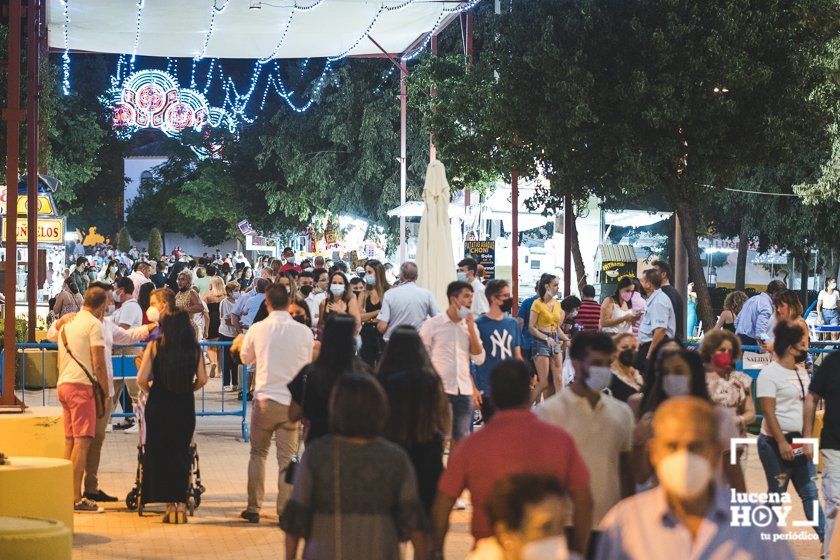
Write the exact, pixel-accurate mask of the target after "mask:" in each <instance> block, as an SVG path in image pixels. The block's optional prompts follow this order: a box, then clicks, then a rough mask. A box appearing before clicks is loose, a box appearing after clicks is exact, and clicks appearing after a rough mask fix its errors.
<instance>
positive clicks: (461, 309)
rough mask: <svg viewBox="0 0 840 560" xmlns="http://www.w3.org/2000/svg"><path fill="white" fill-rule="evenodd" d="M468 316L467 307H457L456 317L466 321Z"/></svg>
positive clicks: (468, 310) (468, 309)
mask: <svg viewBox="0 0 840 560" xmlns="http://www.w3.org/2000/svg"><path fill="white" fill-rule="evenodd" d="M469 316H470V308H469V307H459V308H458V317H460V318H461V319H466V318H467V317H469Z"/></svg>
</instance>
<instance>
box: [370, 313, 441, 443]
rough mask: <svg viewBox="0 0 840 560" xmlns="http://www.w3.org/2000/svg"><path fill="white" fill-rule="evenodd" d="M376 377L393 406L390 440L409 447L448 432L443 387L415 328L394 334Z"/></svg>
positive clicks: (387, 434) (387, 426) (397, 330)
mask: <svg viewBox="0 0 840 560" xmlns="http://www.w3.org/2000/svg"><path fill="white" fill-rule="evenodd" d="M376 374H377V377H378V378H379V381H380V383H382V386H383V387H384V388H385V393H386V394H387V395H388V402H389V404H390V417H389V419H388V422H387V424H386V427H385V436H386V437H387V438H388V439H390V440H391V441H393V442H395V443H398V444H400V445H402V446H405V447H409V446H411V445H413V444H416V443H427V442H429V441H431V440H433V439H435V438H436V437H440V435H441V434H442V433H443V432H445V431H446V426H447V425H448V424H449V407H448V401H447V400H446V395H445V394H444V391H443V385H442V384H441V381H440V377H439V376H438V374H437V373H436V372H435V369H434V367H433V366H432V362H431V360H430V359H429V354H428V353H427V352H426V347H425V345H424V344H423V341H422V340H421V338H420V335H419V334H417V331H416V330H415V329H414V328H413V327H397V328H396V329H395V330H394V332H393V333H392V334H391V338H390V340H389V341H388V344H387V345H386V346H385V352H384V354H383V356H382V361H381V362H380V364H379V369H378V370H377V373H376Z"/></svg>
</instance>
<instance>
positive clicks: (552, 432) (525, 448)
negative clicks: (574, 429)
mask: <svg viewBox="0 0 840 560" xmlns="http://www.w3.org/2000/svg"><path fill="white" fill-rule="evenodd" d="M532 383H533V370H532V369H531V368H530V367H529V366H528V365H527V364H525V363H524V362H521V361H518V360H506V361H504V362H502V363H501V364H499V366H497V367H496V369H494V370H493V372H492V373H491V375H490V394H491V398H492V399H493V404H494V405H495V406H496V409H497V411H496V413H495V414H494V415H493V418H492V419H491V420H490V421H489V422H487V424H486V425H485V426H484V427H483V428H482V429H481V430H479V431H477V432H474V433H472V434H471V435H469V436H467V437H466V438H464V439H463V440H461V442H460V443H459V444H458V446H457V447H456V448H455V450H454V451H453V452H452V454H451V455H450V457H449V463H448V464H447V466H446V470H445V471H444V473H443V474H442V475H441V477H440V481H439V483H438V493H437V497H436V498H435V504H434V507H433V508H432V523H433V524H434V534H435V550H436V551H437V553H438V555H439V556H438V557H442V556H441V554H442V551H443V544H444V540H445V539H446V533H447V531H448V530H449V513H450V511H451V510H452V506H453V505H454V504H455V500H456V499H457V498H458V497H459V496H460V495H461V493H462V492H463V491H464V490H469V491H470V496H471V497H472V505H473V517H472V524H471V532H472V535H473V537H474V538H475V539H476V540H478V539H482V538H485V537H490V536H492V535H493V528H492V527H491V526H490V521H489V519H488V517H487V512H486V511H485V507H486V504H487V500H488V499H489V498H490V495H491V493H492V491H493V485H494V484H495V483H496V482H497V481H499V480H502V479H504V478H506V477H508V476H510V475H512V474H519V473H533V474H548V475H550V476H555V477H557V479H558V480H559V481H560V484H562V485H563V486H564V487H565V489H566V491H567V492H568V494H569V497H570V498H571V502H572V506H573V533H572V534H573V542H572V543H570V544H571V546H570V549H571V550H574V551H577V552H579V553H581V554H583V553H584V552H585V551H586V546H587V540H588V539H589V531H590V529H591V526H592V492H591V491H590V488H589V470H588V469H587V468H586V464H585V463H584V461H583V458H582V457H581V455H580V453H578V450H577V447H576V446H575V442H574V440H573V439H572V437H571V436H570V435H569V434H568V433H566V432H565V431H564V430H563V429H562V428H559V427H556V426H552V425H550V424H547V423H545V422H542V421H541V420H539V419H538V418H537V416H536V415H535V414H533V413H532V412H531V398H530V396H531V385H532Z"/></svg>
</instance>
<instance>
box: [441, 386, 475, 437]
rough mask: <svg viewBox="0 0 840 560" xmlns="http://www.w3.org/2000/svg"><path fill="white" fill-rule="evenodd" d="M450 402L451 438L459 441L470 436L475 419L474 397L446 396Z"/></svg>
mask: <svg viewBox="0 0 840 560" xmlns="http://www.w3.org/2000/svg"><path fill="white" fill-rule="evenodd" d="M446 398H447V400H449V412H450V413H451V414H452V430H451V432H452V433H451V434H450V438H452V441H458V440H460V439H463V438H465V437H467V436H468V435H470V431H471V428H472V419H473V401H472V395H449V394H447V395H446Z"/></svg>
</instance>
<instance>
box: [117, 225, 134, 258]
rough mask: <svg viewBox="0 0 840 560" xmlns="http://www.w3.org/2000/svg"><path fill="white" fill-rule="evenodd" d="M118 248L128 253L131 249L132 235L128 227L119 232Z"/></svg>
mask: <svg viewBox="0 0 840 560" xmlns="http://www.w3.org/2000/svg"><path fill="white" fill-rule="evenodd" d="M117 249H118V250H119V251H122V252H123V253H128V251H129V250H130V249H131V235H129V233H128V230H127V229H126V228H122V229H120V232H119V233H118V234H117Z"/></svg>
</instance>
